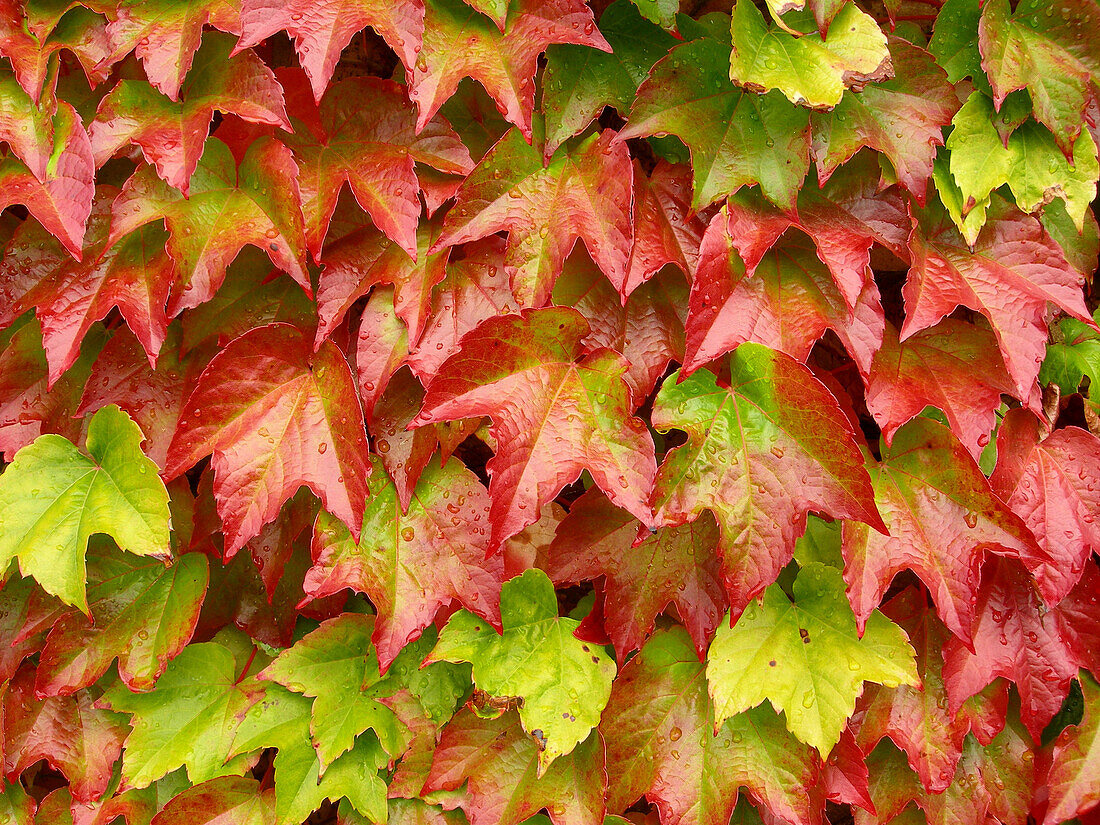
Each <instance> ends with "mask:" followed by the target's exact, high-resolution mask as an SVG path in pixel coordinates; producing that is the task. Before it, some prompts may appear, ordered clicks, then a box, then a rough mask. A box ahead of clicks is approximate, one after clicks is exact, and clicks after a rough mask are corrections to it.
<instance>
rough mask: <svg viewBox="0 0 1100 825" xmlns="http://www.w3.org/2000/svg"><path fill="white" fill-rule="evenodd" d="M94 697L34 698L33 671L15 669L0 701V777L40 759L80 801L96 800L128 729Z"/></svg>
mask: <svg viewBox="0 0 1100 825" xmlns="http://www.w3.org/2000/svg"><path fill="white" fill-rule="evenodd" d="M95 696H96V694H94V693H91V692H89V691H81V692H80V693H79V694H78V695H76V696H72V697H68V696H66V697H51V698H46V699H38V698H36V696H35V692H34V668H33V667H31V666H29V665H28V666H26V667H23V668H21V669H20V671H19V672H18V673H17V674H16V675H15V677H14V678H13V679H12V681H11V682H10V683H9V684H8V685H7V691H6V695H5V696H4V708H3V711H4V739H5V742H4V745H5V748H4V775H5V776H6V777H7V778H8V781H10V782H14V781H16V780H18V778H19V775H20V774H21V773H23V772H24V771H25V770H27V769H28V768H30V767H31V766H32V765H34V764H35V763H36V762H38V761H39V760H40V759H45V760H46V762H47V764H49V765H50V767H52V768H53V769H54V770H58V771H60V772H61V773H62V774H64V775H65V778H66V779H68V780H69V789H70V790H71V791H72V793H73V796H74V797H75V798H76V799H77V801H79V802H91V801H92V800H94V799H98V798H99V797H100V796H101V795H102V794H103V792H104V791H105V790H106V789H107V785H108V783H109V782H110V781H111V770H112V767H113V766H114V762H115V760H116V759H118V756H119V753H120V752H121V751H122V740H123V739H124V738H125V736H126V732H127V726H126V722H125V721H124V719H123V717H121V716H119V715H117V714H114V713H108V712H107V711H104V710H98V709H97V708H96V707H95V705H94V704H93V703H94V701H95Z"/></svg>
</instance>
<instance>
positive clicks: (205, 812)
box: [151, 776, 276, 825]
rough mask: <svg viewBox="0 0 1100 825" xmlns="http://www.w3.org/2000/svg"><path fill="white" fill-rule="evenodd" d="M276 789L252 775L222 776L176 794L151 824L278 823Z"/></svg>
mask: <svg viewBox="0 0 1100 825" xmlns="http://www.w3.org/2000/svg"><path fill="white" fill-rule="evenodd" d="M275 822H276V820H275V791H274V790H273V789H271V788H268V789H266V790H264V789H263V788H261V786H260V783H259V782H257V781H256V780H255V779H252V778H251V777H243V776H222V777H219V778H217V779H211V780H210V781H209V782H203V783H202V784H201V785H195V786H194V787H191V788H188V789H187V790H185V791H184V792H183V793H181V794H180V795H179V796H175V797H173V798H172V799H171V800H170V801H169V802H168V804H167V805H165V806H164V808H163V809H162V810H161V811H160V812H159V813H158V814H157V815H156V816H155V817H153V821H152V823H151V825H275Z"/></svg>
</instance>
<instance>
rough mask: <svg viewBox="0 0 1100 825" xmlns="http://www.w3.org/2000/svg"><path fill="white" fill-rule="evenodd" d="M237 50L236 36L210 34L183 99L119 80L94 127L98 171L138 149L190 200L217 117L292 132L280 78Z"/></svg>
mask: <svg viewBox="0 0 1100 825" xmlns="http://www.w3.org/2000/svg"><path fill="white" fill-rule="evenodd" d="M232 49H233V38H232V37H230V36H229V35H226V34H210V35H208V36H207V38H206V42H205V43H204V44H203V46H202V48H201V49H199V51H198V53H197V54H196V55H195V56H194V60H195V65H194V66H193V67H192V68H191V71H190V73H189V74H188V75H187V80H186V81H185V82H184V84H183V86H182V88H180V90H179V93H178V97H179V99H178V100H173V99H172V98H171V97H166V96H165V95H163V94H161V93H160V92H158V91H156V90H155V89H153V88H152V87H151V86H150V85H149V84H148V83H145V82H143V81H141V80H121V81H119V83H118V85H117V86H115V88H114V89H112V90H111V91H110V93H109V94H108V95H107V96H106V97H104V98H103V100H102V101H100V103H99V108H98V109H97V110H96V116H95V120H93V121H92V123H91V126H90V127H89V133H90V136H91V140H92V151H93V152H94V153H95V159H96V165H97V166H102V165H103V164H104V163H105V162H106V161H107V160H109V159H110V158H111V157H112V156H114V155H115V153H117V152H118V151H119V150H120V149H122V147H124V146H126V145H128V144H131V143H133V144H135V145H137V147H138V148H139V149H141V153H142V155H143V156H144V157H145V159H146V160H147V161H148V162H149V163H151V164H153V167H154V168H155V169H156V171H157V174H158V175H159V176H160V177H161V178H163V179H164V181H165V182H166V183H167V184H168V185H169V186H172V187H174V188H176V189H178V190H180V192H182V193H183V194H184V196H187V195H189V194H190V183H191V176H192V174H194V172H195V167H197V166H198V164H199V158H200V157H201V156H202V154H203V144H204V143H205V142H206V137H207V135H208V134H209V132H210V121H211V118H213V117H214V113H215V112H221V113H223V114H224V113H229V112H231V113H233V114H235V115H237V116H238V117H240V118H243V119H244V120H247V121H249V122H252V123H263V124H268V125H271V126H282V127H283V128H285V129H289V128H290V122H289V121H288V120H287V117H286V111H285V109H284V107H283V92H282V89H281V88H280V87H279V84H278V82H277V81H276V80H275V74H274V73H273V72H272V71H271V69H269V68H267V66H265V65H264V63H263V61H261V60H260V58H259V57H258V56H257V55H256V54H254V53H253V52H251V51H249V52H245V53H243V54H238V55H236V56H233V57H230V56H229V55H230V52H231V51H232Z"/></svg>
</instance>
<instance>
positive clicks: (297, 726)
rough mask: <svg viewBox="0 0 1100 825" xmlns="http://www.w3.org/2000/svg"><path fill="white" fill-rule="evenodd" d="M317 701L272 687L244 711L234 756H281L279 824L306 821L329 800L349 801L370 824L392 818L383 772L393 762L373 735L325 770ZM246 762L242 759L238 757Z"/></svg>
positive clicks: (278, 768) (277, 759) (361, 739)
mask: <svg viewBox="0 0 1100 825" xmlns="http://www.w3.org/2000/svg"><path fill="white" fill-rule="evenodd" d="M312 704H313V703H312V701H311V700H310V699H308V698H306V697H305V696H300V695H299V694H297V693H292V692H290V691H289V690H287V689H286V688H284V687H282V686H281V685H278V684H272V683H270V682H269V683H267V688H266V690H265V691H264V692H263V693H262V696H261V697H260V701H259V702H257V703H255V704H253V705H252V706H251V707H250V708H248V710H247V711H243V712H242V714H241V716H242V717H243V718H241V719H240V723H239V727H237V728H236V730H235V733H234V734H233V737H232V738H233V744H232V748H231V752H232V753H238V754H247V753H249V752H253V751H255V750H256V749H258V748H277V749H278V753H276V755H275V760H274V763H273V764H274V769H275V821H276V822H278V823H284V822H285V823H292V822H293V823H297V822H302V821H304V820H306V819H307V818H308V817H309V815H310V814H311V813H312V812H313V811H314V810H316V809H317V808H319V807H320V806H321V803H323V802H324V801H325V800H326V799H331V800H333V801H337V800H339V799H341V798H343V797H346V798H347V799H349V800H350V801H351V802H352V803H354V806H355V809H356V810H358V811H360V812H361V813H363V814H364V815H366V816H367V817H368V821H369V822H382V821H384V820H385V818H386V784H385V782H383V781H382V779H381V777H380V776H379V775H378V771H379V769H381V768H384V767H385V766H386V763H387V761H388V757H387V755H386V752H385V751H384V750H382V747H381V745H379V744H378V738H377V737H376V736H375V735H374V733H373V732H367V733H365V734H363V735H362V736H360V737H359V738H358V739H356V742H355V746H354V747H353V748H352V749H351V750H350V751H348V752H347V753H345V754H344V755H342V756H340V757H339V758H337V759H336V761H335V762H333V763H332V764H331V765H329V766H328V768H327V769H325V770H322V765H321V762H320V758H319V757H318V755H317V752H316V751H315V750H314V747H313V742H312V740H311V739H310V732H309V726H310V713H311V706H312ZM238 758H240V757H238Z"/></svg>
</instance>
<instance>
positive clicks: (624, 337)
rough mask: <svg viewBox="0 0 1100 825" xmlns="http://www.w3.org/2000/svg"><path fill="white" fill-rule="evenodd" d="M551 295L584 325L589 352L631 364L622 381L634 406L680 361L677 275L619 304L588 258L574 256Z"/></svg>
mask: <svg viewBox="0 0 1100 825" xmlns="http://www.w3.org/2000/svg"><path fill="white" fill-rule="evenodd" d="M553 297H554V303H556V304H558V305H559V306H571V307H573V308H574V309H576V310H577V311H578V312H580V314H581V315H583V316H584V317H585V319H586V320H587V321H588V324H589V326H590V327H591V332H590V333H589V334H588V335H587V336H586V337H585V339H584V342H583V343H584V345H585V346H586V347H587V348H588V349H599V348H600V347H607V348H608V349H613V350H615V351H616V352H618V353H619V354H620V355H622V356H623V357H624V358H625V359H626V362H627V363H628V364H629V365H630V366H629V367H628V368H627V371H626V373H625V374H624V376H623V380H624V381H626V383H627V386H629V387H630V397H631V399H632V401H633V406H635V407H638V406H640V405H641V404H642V402H643V401H644V400H645V399H646V398H648V397H649V394H650V393H651V392H652V391H653V388H654V387H655V386H656V384H657V382H658V381H659V380H660V379H661V377H662V376H664V374H665V370H666V369H667V368H668V365H669V363H670V362H672V361H682V360H683V357H684V356H683V353H684V310H685V308H686V306H687V297H688V292H687V289H686V284H685V283H684V280H683V278H682V277H680V276H679V275H677V274H676V273H675V272H670V273H668V274H667V276H663V275H662V276H658V277H657V278H654V279H652V280H650V281H647V282H646V283H644V284H642V285H641V286H640V287H639V288H638V289H636V290H635V291H634V292H632V293H631V294H630V296H629V297H628V298H627V299H626V301H625V302H623V301H620V299H619V294H618V293H616V291H615V288H614V287H613V286H612V285H611V282H610V281H609V280H608V279H607V278H605V277H604V276H603V275H602V274H601V272H600V270H599V269H598V268H597V267H596V266H595V264H593V263H592V259H591V258H589V257H588V256H587V255H585V254H583V253H582V252H577V253H574V254H573V255H572V256H570V258H569V259H568V260H567V261H566V265H565V269H564V270H563V271H562V274H561V275H560V276H559V277H558V280H557V282H556V283H555V284H554V294H553Z"/></svg>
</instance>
